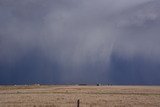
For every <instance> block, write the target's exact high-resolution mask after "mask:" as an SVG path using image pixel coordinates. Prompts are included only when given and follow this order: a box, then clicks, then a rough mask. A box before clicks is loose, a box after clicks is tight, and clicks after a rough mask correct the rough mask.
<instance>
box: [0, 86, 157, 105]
mask: <svg viewBox="0 0 160 107" xmlns="http://www.w3.org/2000/svg"><path fill="white" fill-rule="evenodd" d="M78 99H80V107H160V86H47V85H46V86H0V107H77V103H76V102H77V100H78Z"/></svg>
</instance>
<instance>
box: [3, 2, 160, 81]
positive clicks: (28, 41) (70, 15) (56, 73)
mask: <svg viewBox="0 0 160 107" xmlns="http://www.w3.org/2000/svg"><path fill="white" fill-rule="evenodd" d="M159 4H160V2H159V1H158V0H134V1H133V0H114V1H113V0H80V1H79V0H1V1H0V84H31V83H44V84H64V83H66V84H73V83H90V84H91V83H92V84H93V83H97V82H100V83H103V84H107V83H108V82H110V83H114V84H160V82H158V81H159V74H160V73H159V72H158V71H159V70H160V68H159V67H158V66H159V64H160V57H159V54H160V48H159V46H160V43H159V41H160V37H159V33H160V31H159V27H160V13H159V9H160V5H159Z"/></svg>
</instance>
